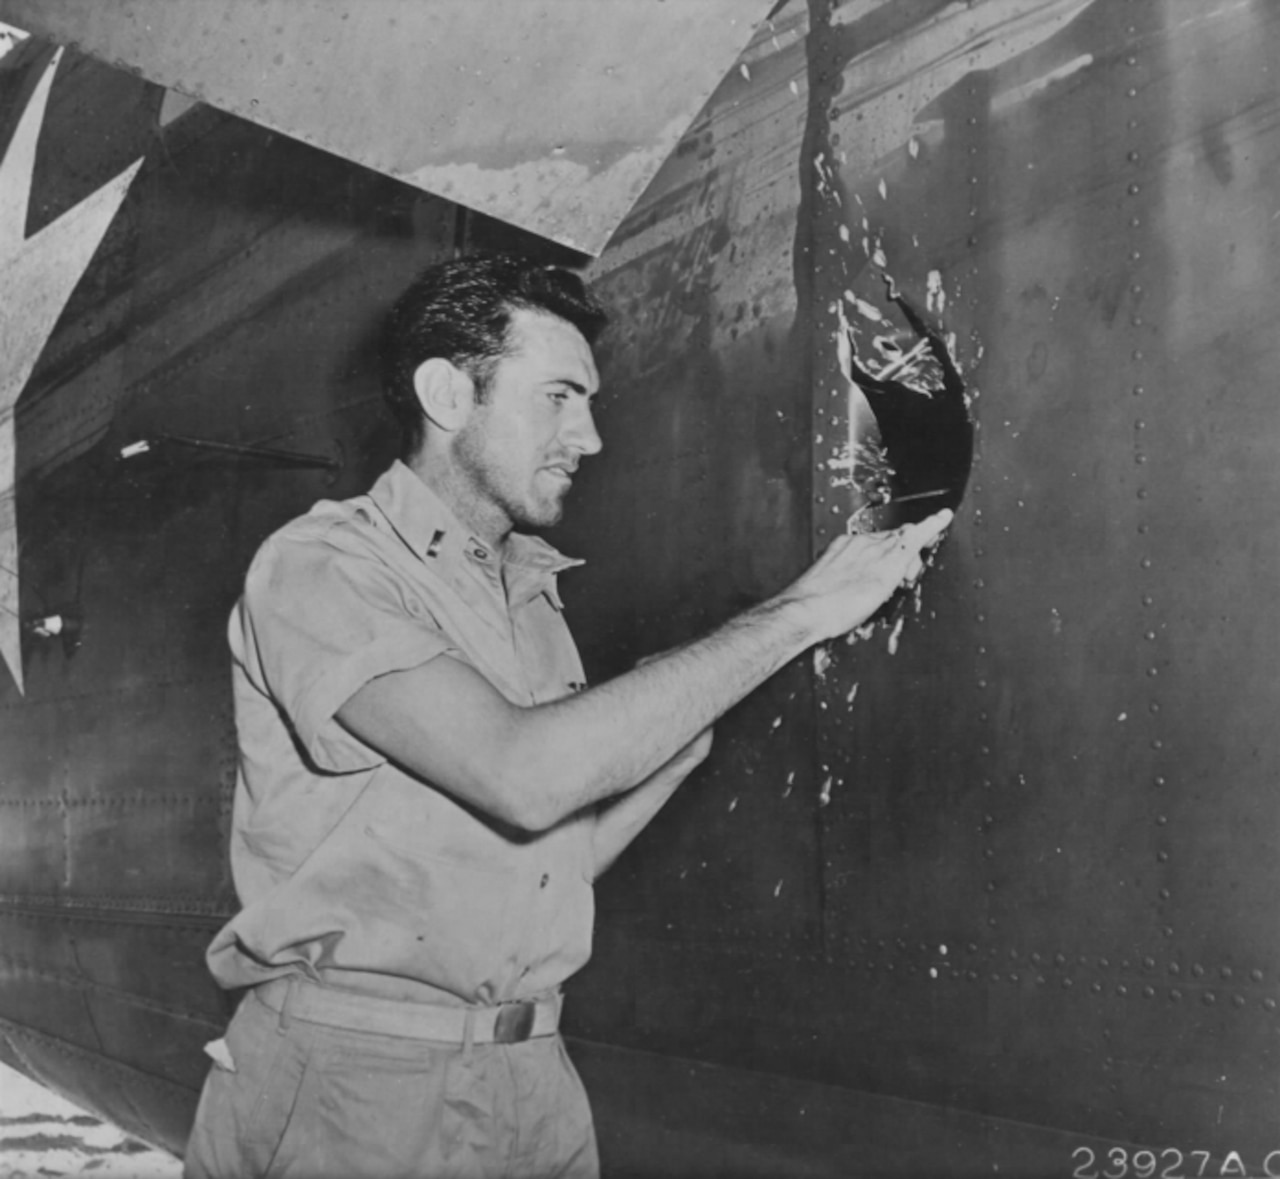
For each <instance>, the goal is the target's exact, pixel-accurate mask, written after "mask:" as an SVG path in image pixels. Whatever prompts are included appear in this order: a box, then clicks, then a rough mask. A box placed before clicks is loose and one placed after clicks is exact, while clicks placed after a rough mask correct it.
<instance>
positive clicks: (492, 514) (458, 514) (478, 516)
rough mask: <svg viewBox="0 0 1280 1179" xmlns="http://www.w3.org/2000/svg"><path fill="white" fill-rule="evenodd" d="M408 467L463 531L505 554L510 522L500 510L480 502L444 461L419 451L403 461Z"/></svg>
mask: <svg viewBox="0 0 1280 1179" xmlns="http://www.w3.org/2000/svg"><path fill="white" fill-rule="evenodd" d="M404 464H405V466H407V467H408V468H409V470H411V471H412V472H413V473H414V474H415V475H416V476H417V477H418V478H419V479H421V480H422V482H423V483H425V484H426V485H427V487H429V488H430V489H431V490H432V491H433V492H434V493H435V495H436V497H437V498H438V499H439V500H440V502H441V503H443V504H444V506H445V507H447V508H448V509H449V511H451V512H452V513H453V515H454V516H455V518H456V519H457V521H458V523H459V524H461V525H462V526H463V527H464V528H467V529H470V531H471V533H472V534H473V535H474V536H475V537H476V539H477V540H481V541H484V543H485V544H487V545H488V546H489V547H490V548H491V549H492V550H493V551H494V552H495V553H499V554H501V555H503V556H505V555H506V551H507V541H508V540H509V539H510V537H511V530H512V529H511V520H510V519H509V518H508V516H507V515H506V513H504V512H503V511H502V510H501V509H499V508H496V507H494V506H493V505H491V504H485V503H483V502H481V500H480V498H479V497H478V496H477V495H476V493H475V489H474V487H473V486H472V485H471V482H470V481H469V480H468V479H466V478H465V477H464V476H463V475H462V474H461V472H459V471H458V470H457V469H456V468H455V467H454V465H453V464H452V463H450V462H449V461H448V460H447V459H443V460H441V461H437V459H436V458H435V457H433V458H431V459H428V458H427V457H426V456H425V454H423V453H422V452H421V451H420V452H419V453H418V454H417V455H415V456H414V457H412V458H407V459H405V460H404Z"/></svg>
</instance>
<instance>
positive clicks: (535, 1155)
mask: <svg viewBox="0 0 1280 1179" xmlns="http://www.w3.org/2000/svg"><path fill="white" fill-rule="evenodd" d="M225 1043H226V1047H227V1050H228V1053H227V1054H225V1055H224V1056H223V1061H222V1062H221V1063H215V1064H214V1066H213V1068H212V1069H211V1070H210V1072H209V1076H208V1079H207V1080H206V1081H205V1086H204V1091H203V1093H202V1094H201V1097H200V1106H199V1109H198V1110H197V1112H196V1121H195V1127H194V1129H193V1130H192V1133H191V1140H190V1142H189V1143H188V1146H187V1153H186V1163H185V1168H184V1171H183V1174H184V1176H185V1179H268V1177H270V1179H499V1177H505V1179H597V1177H598V1175H599V1162H598V1158H597V1154H596V1141H595V1131H594V1128H593V1126H592V1121H591V1110H590V1107H589V1105H588V1104H587V1097H586V1092H585V1091H584V1089H583V1087H582V1082H581V1081H580V1080H579V1079H578V1074H577V1071H576V1070H575V1069H574V1067H573V1064H572V1062H571V1061H570V1060H569V1057H568V1054H567V1053H566V1051H565V1048H564V1043H563V1041H562V1040H561V1038H560V1037H559V1035H554V1036H543V1037H540V1038H538V1039H533V1040H526V1041H524V1042H523V1043H519V1044H472V1045H469V1046H464V1045H461V1044H447V1043H441V1042H439V1041H429V1040H412V1039H401V1038H399V1037H393V1036H384V1035H376V1034H372V1033H367V1032H358V1031H350V1030H348V1029H346V1028H335V1027H329V1026H327V1025H324V1024H318V1023H310V1022H308V1021H306V1020H302V1019H298V1018H297V1017H296V1016H295V1017H289V1016H288V1015H287V1012H286V1014H285V1015H284V1016H281V1015H279V1014H277V1013H276V1012H274V1011H272V1010H271V1009H270V1008H269V1007H267V1006H266V1005H265V1004H264V1003H263V1002H261V1001H260V1000H259V999H257V998H256V997H255V996H254V995H253V994H252V993H250V994H249V995H248V996H246V997H245V999H244V1001H243V1002H242V1003H241V1004H240V1009H239V1010H238V1011H237V1012H236V1015H235V1017H234V1019H232V1021H231V1026H230V1027H229V1028H228V1029H227V1035H226V1040H225ZM228 1064H229V1065H230V1066H232V1067H228Z"/></svg>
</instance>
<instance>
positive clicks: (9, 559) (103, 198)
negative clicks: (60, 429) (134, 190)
mask: <svg viewBox="0 0 1280 1179" xmlns="http://www.w3.org/2000/svg"><path fill="white" fill-rule="evenodd" d="M61 57H62V50H61V49H59V50H58V51H57V52H56V53H55V54H54V55H53V57H52V59H51V60H50V62H49V64H48V65H47V66H46V67H45V70H44V74H43V76H42V77H41V78H40V81H39V83H38V84H37V86H36V89H35V92H34V93H33V94H32V96H31V100H30V102H28V103H27V107H26V110H25V111H24V112H23V115H22V118H21V120H20V121H19V123H18V126H17V129H16V130H15V132H14V134H13V138H12V140H11V141H10V143H9V147H8V150H7V151H6V153H5V156H4V162H3V163H0V657H3V659H4V661H5V663H6V664H8V667H9V671H10V672H11V673H12V675H13V678H14V681H15V682H16V683H17V685H18V691H20V692H21V691H22V690H23V682H22V642H21V638H22V620H21V618H20V616H19V603H18V521H17V512H16V510H15V503H14V457H15V439H14V416H13V415H14V406H15V405H16V404H17V401H18V397H19V396H20V395H21V393H22V390H23V389H24V388H25V387H26V384H27V380H28V378H29V377H30V376H31V370H32V369H34V368H35V365H36V361H37V360H38V359H39V358H40V353H41V351H42V350H43V349H44V346H45V343H46V342H47V340H48V339H49V336H50V334H51V333H52V332H53V328H54V325H55V324H56V323H57V321H58V317H59V316H60V315H61V314H62V309H63V307H65V306H66V302H67V299H69V298H70V297H71V292H72V291H73V290H74V289H75V286H76V283H78V282H79V281H80V278H81V276H82V275H83V274H84V272H85V270H86V269H87V268H88V265H89V262H90V261H91V260H92V258H93V255H94V253H95V251H96V250H97V248H98V245H99V243H100V242H101V241H102V237H103V235H104V234H105V233H106V231H107V226H108V225H110V223H111V220H112V218H113V217H114V216H115V215H116V211H117V210H118V209H119V208H120V204H121V202H122V201H123V200H124V197H125V194H126V193H127V192H128V190H129V185H130V183H131V182H132V180H133V177H134V175H135V174H136V173H137V171H138V168H139V167H140V166H141V164H142V161H141V160H138V161H137V162H136V163H135V164H133V165H132V166H131V167H130V168H128V169H126V170H125V171H124V172H122V173H121V174H120V175H119V176H117V177H116V178H115V179H114V180H112V181H110V182H109V183H107V184H105V185H103V186H102V187H101V188H100V189H98V191H97V192H95V193H94V194H93V195H92V196H90V197H88V198H87V199H86V200H84V201H81V202H80V204H78V205H77V206H76V207H75V208H73V209H71V210H69V211H68V212H66V213H64V214H63V215H62V216H61V217H59V218H58V220H57V221H55V222H53V223H52V224H51V225H47V226H45V228H44V229H42V230H41V231H40V232H39V233H37V234H36V235H35V237H32V238H29V239H28V238H26V237H25V236H24V235H25V233H26V222H27V204H28V201H29V199H30V195H31V171H32V165H33V164H34V162H35V154H36V140H37V138H38V137H39V134H40V127H41V124H42V123H43V122H44V112H45V106H46V104H47V102H48V100H49V88H50V86H51V85H52V84H53V75H54V71H55V70H56V69H57V68H58V62H59V61H60V60H61Z"/></svg>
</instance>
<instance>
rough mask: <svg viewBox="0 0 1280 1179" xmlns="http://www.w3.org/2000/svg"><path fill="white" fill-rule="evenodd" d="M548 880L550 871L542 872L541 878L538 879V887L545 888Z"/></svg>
mask: <svg viewBox="0 0 1280 1179" xmlns="http://www.w3.org/2000/svg"><path fill="white" fill-rule="evenodd" d="M550 880H551V873H550V872H544V873H543V874H542V879H541V880H540V881H538V887H539V888H546V887H547V884H548V883H549V882H550Z"/></svg>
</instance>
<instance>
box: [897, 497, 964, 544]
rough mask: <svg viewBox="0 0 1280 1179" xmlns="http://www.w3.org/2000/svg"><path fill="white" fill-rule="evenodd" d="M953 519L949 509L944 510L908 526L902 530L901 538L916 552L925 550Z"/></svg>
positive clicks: (953, 516)
mask: <svg viewBox="0 0 1280 1179" xmlns="http://www.w3.org/2000/svg"><path fill="white" fill-rule="evenodd" d="M953 519H955V513H954V512H952V511H951V509H950V508H944V509H943V510H942V511H940V512H934V514H933V515H932V516H929V517H928V518H927V519H924V520H921V521H920V522H919V523H917V524H908V525H907V526H906V527H905V528H904V529H903V530H902V532H903V537H904V539H905V540H906V541H907V543H908V544H909V545H910V546H912V547H914V548H915V549H916V551H917V552H918V551H919V550H920V549H927V548H928V547H929V546H930V545H931V544H933V542H934V541H936V540H937V539H938V537H940V536H941V535H942V534H943V532H945V531H946V529H947V525H948V524H950V523H951V521H952V520H953Z"/></svg>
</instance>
